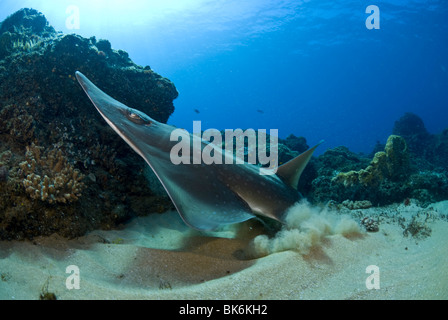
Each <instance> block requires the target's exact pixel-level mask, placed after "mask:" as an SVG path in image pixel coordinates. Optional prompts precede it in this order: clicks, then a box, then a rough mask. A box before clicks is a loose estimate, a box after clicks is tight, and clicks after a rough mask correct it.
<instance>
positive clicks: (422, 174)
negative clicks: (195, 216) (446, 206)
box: [306, 113, 448, 205]
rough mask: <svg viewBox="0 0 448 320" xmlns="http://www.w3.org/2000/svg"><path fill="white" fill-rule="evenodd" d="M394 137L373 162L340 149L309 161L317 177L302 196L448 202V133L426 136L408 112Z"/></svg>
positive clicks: (379, 202) (374, 201)
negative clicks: (447, 200) (311, 161)
mask: <svg viewBox="0 0 448 320" xmlns="http://www.w3.org/2000/svg"><path fill="white" fill-rule="evenodd" d="M392 132H393V134H392V135H391V136H390V137H389V138H388V140H387V142H386V144H385V145H384V146H381V145H380V144H378V145H377V146H376V147H375V150H374V151H375V152H373V154H372V156H371V157H369V156H365V155H359V154H356V153H353V152H350V151H349V150H348V149H347V148H345V147H338V148H334V149H330V150H327V151H326V152H325V153H324V154H323V155H321V156H319V157H318V158H316V159H313V163H314V166H315V168H316V170H317V177H316V178H315V179H313V181H312V182H311V184H312V187H311V189H309V192H307V194H306V196H307V197H308V198H309V199H311V201H313V202H321V203H325V202H328V201H331V200H332V201H335V202H336V203H340V204H343V203H344V201H368V202H369V203H371V204H372V205H386V204H391V203H397V202H398V203H401V202H405V203H409V199H415V200H417V201H419V202H420V203H421V204H422V205H425V204H428V203H431V202H435V201H441V200H446V199H448V160H447V159H448V150H447V148H448V144H446V143H447V139H446V138H447V132H448V129H446V130H444V131H443V132H442V133H440V134H436V135H433V134H430V133H429V132H428V131H427V130H426V128H425V126H424V123H423V121H422V120H421V119H420V117H418V116H417V115H415V114H411V113H406V114H405V115H404V116H403V117H402V118H400V119H399V120H397V121H396V122H395V126H394V128H393V130H392ZM380 149H383V150H380Z"/></svg>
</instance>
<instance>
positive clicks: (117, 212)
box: [0, 9, 178, 239]
mask: <svg viewBox="0 0 448 320" xmlns="http://www.w3.org/2000/svg"><path fill="white" fill-rule="evenodd" d="M76 70H80V71H82V72H83V73H85V74H86V75H89V78H91V79H93V80H94V81H95V82H96V83H98V85H99V86H101V87H102V88H104V89H105V90H106V91H113V92H114V93H115V95H116V98H117V99H119V100H120V101H123V102H125V103H127V104H128V105H131V106H136V107H138V108H139V109H140V110H142V111H143V112H145V113H147V114H149V115H151V117H153V118H155V119H157V120H159V121H162V122H166V121H167V119H168V118H169V116H170V115H171V114H172V112H173V111H174V105H173V100H174V99H175V98H176V97H177V95H178V93H177V90H176V88H175V86H174V85H173V83H172V82H171V81H169V80H168V79H166V78H163V77H161V76H160V75H158V74H157V73H155V72H154V71H152V70H151V68H150V67H148V66H146V67H142V66H139V65H136V64H135V63H133V62H132V60H131V59H130V58H129V55H128V54H127V53H126V52H124V51H122V50H118V51H117V50H114V49H113V48H112V45H111V43H110V42H109V41H107V40H98V41H97V40H96V39H95V38H94V37H92V38H90V39H87V38H83V37H81V36H78V35H75V34H71V35H65V34H63V33H60V32H56V31H55V29H54V28H53V27H51V26H50V24H49V23H48V22H47V20H46V19H45V16H44V15H43V14H42V13H40V12H38V11H36V10H33V9H22V10H19V11H18V12H16V13H14V14H13V15H11V16H10V17H8V18H7V19H6V20H4V21H3V22H2V23H1V25H0V168H1V169H0V175H1V176H0V180H1V181H0V185H1V187H0V239H23V238H33V237H35V236H39V235H49V234H52V233H55V232H57V233H59V234H60V235H62V236H66V237H75V236H79V235H82V234H84V233H85V232H87V231H89V230H92V229H94V228H105V229H109V228H113V227H116V226H117V225H118V224H119V223H121V222H123V221H125V220H126V219H129V218H130V217H132V216H136V215H145V214H148V213H150V212H163V211H165V210H167V209H171V208H172V205H171V202H170V201H169V198H168V197H167V195H166V194H156V193H154V192H153V191H152V190H151V188H150V186H149V184H148V182H147V180H146V178H145V176H144V174H143V168H145V166H146V164H145V163H144V161H143V160H142V159H141V158H140V157H139V156H138V155H137V154H135V153H134V152H133V151H131V150H130V148H129V147H128V146H127V145H126V143H124V142H123V141H122V140H121V139H120V138H119V137H117V136H116V135H114V134H111V129H110V128H109V126H108V125H107V124H106V123H105V122H104V120H103V119H101V118H100V117H99V115H98V113H97V112H96V111H95V110H94V108H93V106H92V105H91V102H90V101H89V100H88V98H87V97H86V96H85V94H84V93H83V91H82V88H81V87H80V86H79V84H78V83H77V81H76V79H75V77H74V73H75V71H76ZM86 177H88V178H86ZM79 199H81V201H78V200H79ZM62 215H63V217H62Z"/></svg>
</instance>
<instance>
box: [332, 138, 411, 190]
mask: <svg viewBox="0 0 448 320" xmlns="http://www.w3.org/2000/svg"><path fill="white" fill-rule="evenodd" d="M408 174H409V154H408V149H407V146H406V142H405V141H404V139H403V138H402V137H400V136H396V135H391V136H390V137H389V138H388V139H387V143H386V147H385V148H384V151H380V152H377V153H376V154H375V156H374V158H373V160H372V161H371V162H370V165H369V166H368V167H367V168H365V169H361V170H359V171H349V172H341V173H339V174H338V175H337V176H336V177H334V178H333V180H332V181H333V182H336V183H342V184H343V185H344V186H346V187H347V186H352V185H355V184H361V185H363V186H377V185H379V184H380V183H381V181H383V180H385V179H391V180H398V179H400V178H403V177H405V176H407V175H408Z"/></svg>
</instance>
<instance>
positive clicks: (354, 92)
mask: <svg viewBox="0 0 448 320" xmlns="http://www.w3.org/2000/svg"><path fill="white" fill-rule="evenodd" d="M69 5H75V6H77V7H78V8H79V18H80V19H79V21H80V28H79V29H69V28H68V26H67V25H66V20H67V18H68V17H69V16H70V14H71V12H67V11H66V9H67V7H68V6H69ZM369 5H376V6H377V7H378V8H379V10H380V20H379V21H380V29H372V30H369V29H368V28H367V27H366V23H365V22H366V19H367V18H368V17H369V15H370V13H366V12H365V11H366V8H367V7H368V6H369ZM22 7H32V8H34V9H37V10H39V11H41V12H43V13H44V14H45V15H46V17H47V19H48V20H49V21H50V23H51V24H52V25H53V26H54V27H55V29H56V30H59V31H62V32H64V33H77V34H80V35H82V36H84V37H91V36H96V38H97V39H100V38H104V39H108V40H110V42H111V43H112V47H113V48H115V49H123V50H126V51H127V52H128V53H129V54H130V57H131V59H132V60H133V61H134V62H136V63H137V64H140V65H144V66H145V65H150V66H151V68H152V69H153V70H154V71H156V72H157V73H160V74H161V75H163V76H165V77H167V78H169V79H170V80H172V81H173V82H174V84H175V85H176V87H177V88H178V91H179V93H180V95H179V98H178V99H177V100H176V101H175V106H176V111H175V112H174V114H173V116H172V117H171V118H170V120H169V123H171V124H173V125H176V126H178V127H183V128H186V129H188V130H190V131H191V130H192V124H193V120H201V121H202V129H204V130H205V129H207V128H217V129H236V128H254V129H278V130H279V134H280V136H281V137H286V136H287V135H289V134H290V133H293V134H295V135H297V136H304V137H306V138H307V140H308V143H309V144H310V145H311V144H314V143H317V142H318V141H320V140H321V139H324V140H325V141H326V144H325V145H324V148H321V149H320V150H319V151H318V152H322V151H323V150H325V149H327V148H333V147H335V146H339V145H345V146H347V147H349V148H350V149H351V150H353V151H356V152H370V151H372V148H373V146H374V145H375V143H376V142H377V141H380V142H382V143H385V141H386V139H387V137H388V135H389V134H391V132H392V128H393V125H394V122H395V121H396V120H398V119H399V118H400V117H401V116H402V115H403V114H404V113H405V112H414V113H416V114H418V115H419V116H420V117H421V118H422V119H423V121H424V122H425V124H426V127H427V129H428V130H429V131H430V132H431V133H439V132H440V131H442V130H443V129H444V128H447V127H448V24H447V22H446V20H447V19H448V3H447V2H446V1H423V0H414V1H411V0H401V1H398V0H395V1H391V0H388V1H384V0H381V1H380V0H369V1H364V0H354V1H335V0H331V1H330V0H309V1H306V0H304V1H298V0H188V1H186V0H172V1H163V0H158V1H156V0H141V1H137V0H135V1H132V0H129V1H120V0H115V1H106V0H103V1H90V0H89V1H48V0H45V1H43V0H33V1H10V0H6V1H5V0H3V1H2V2H1V3H0V20H3V19H4V18H6V17H7V16H8V15H10V14H12V13H14V12H15V11H16V10H18V9H20V8H22ZM135 107H137V108H138V106H135ZM198 112H199V113H198Z"/></svg>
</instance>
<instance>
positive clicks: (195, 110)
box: [193, 109, 201, 113]
mask: <svg viewBox="0 0 448 320" xmlns="http://www.w3.org/2000/svg"><path fill="white" fill-rule="evenodd" d="M193 111H194V112H196V113H201V112H200V111H199V110H198V109H194V110H193Z"/></svg>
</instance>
